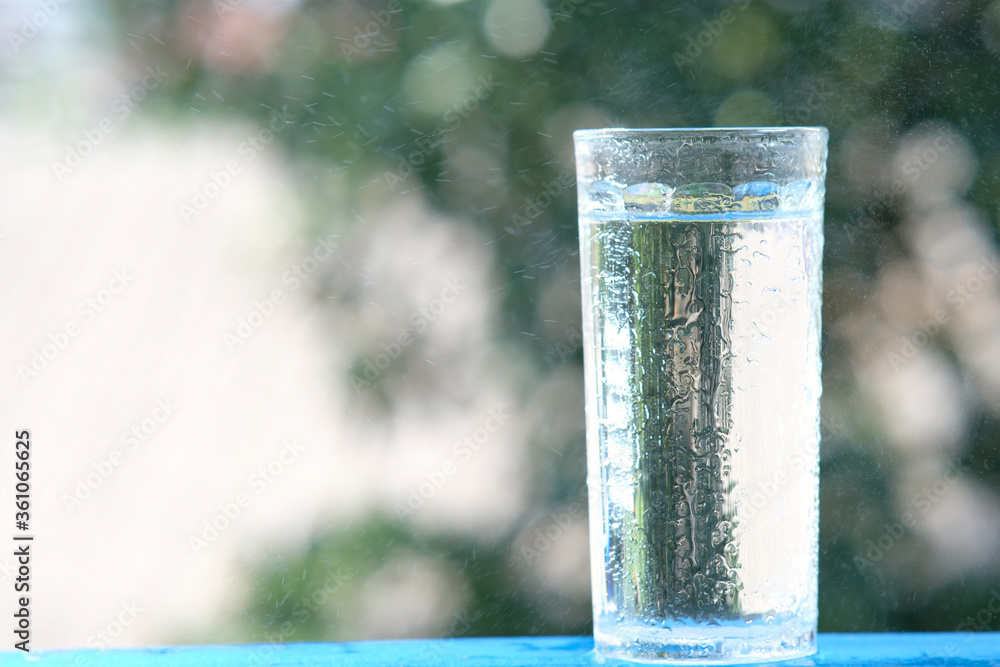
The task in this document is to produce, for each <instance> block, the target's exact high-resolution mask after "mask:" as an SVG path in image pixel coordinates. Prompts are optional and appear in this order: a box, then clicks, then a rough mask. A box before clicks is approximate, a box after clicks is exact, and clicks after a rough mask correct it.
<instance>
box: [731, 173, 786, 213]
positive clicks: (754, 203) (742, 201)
mask: <svg viewBox="0 0 1000 667" xmlns="http://www.w3.org/2000/svg"><path fill="white" fill-rule="evenodd" d="M780 204H781V197H780V195H779V194H778V185H777V184H776V183H772V182H770V181H753V182H752V183H743V184H741V185H737V186H736V187H735V188H733V210H736V211H747V212H750V211H773V210H774V209H776V208H778V206H779V205H780Z"/></svg>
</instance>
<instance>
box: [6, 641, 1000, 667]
mask: <svg viewBox="0 0 1000 667" xmlns="http://www.w3.org/2000/svg"><path fill="white" fill-rule="evenodd" d="M593 648H594V640H593V638H592V637H491V638H482V639H441V640H410V641H383V642H345V643H340V644H276V645H270V644H248V645H240V646H183V647H175V648H155V649H134V650H133V649H116V650H94V649H87V650H79V651H38V652H32V653H30V654H24V653H22V652H20V651H14V652H9V651H8V652H2V653H0V664H3V665H41V666H42V667H56V666H61V667H90V666H94V667H97V666H101V667H105V666H107V667H125V666H126V665H128V666H129V667H168V666H169V667H222V666H223V665H226V666H227V667H228V666H230V665H245V666H247V667H258V666H263V665H275V666H277V665H283V666H287V667H293V666H295V667H319V666H320V665H323V666H328V665H330V666H332V665H336V666H338V667H340V666H343V667H369V666H374V665H425V666H427V667H443V666H445V665H458V664H462V665H478V666H482V667H487V666H488V667H500V666H501V665H502V666H504V667H512V666H523V667H535V666H536V665H537V666H539V667H541V666H542V665H553V666H555V667H564V666H570V665H573V666H578V665H621V664H629V663H621V662H617V661H604V660H601V659H599V658H597V657H596V656H595V654H594V652H593ZM765 664H771V663H765ZM775 664H780V665H782V666H783V667H828V666H830V667H832V666H833V665H843V666H847V667H889V666H890V665H891V666H897V665H899V666H905V667H917V666H920V665H934V666H938V667H979V666H984V667H986V666H988V667H1000V633H971V632H969V633H948V634H946V633H941V634H931V633H921V634H874V633H873V634H849V635H847V634H821V635H820V636H819V653H818V654H817V655H815V656H812V657H811V658H801V659H798V660H789V661H786V662H781V663H775Z"/></svg>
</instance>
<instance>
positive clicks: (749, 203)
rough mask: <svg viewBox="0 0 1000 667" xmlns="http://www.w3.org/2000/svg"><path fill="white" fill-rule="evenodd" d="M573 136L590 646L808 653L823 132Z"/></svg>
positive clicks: (668, 654) (759, 657) (697, 655)
mask: <svg viewBox="0 0 1000 667" xmlns="http://www.w3.org/2000/svg"><path fill="white" fill-rule="evenodd" d="M574 140H575V146H576V163H577V188H578V202H579V214H580V266H581V273H582V291H583V323H584V329H583V340H584V369H585V385H586V420H587V468H588V473H587V475H588V487H589V492H590V520H591V538H590V539H591V567H592V583H593V598H594V600H593V601H594V635H595V642H596V646H597V649H598V651H599V652H601V653H602V654H605V655H608V656H613V657H618V658H624V659H629V660H639V661H650V662H714V663H720V664H721V663H733V662H754V661H763V660H780V659H785V658H792V657H797V656H802V655H808V654H810V653H813V652H814V651H815V640H816V617H817V600H816V588H817V550H818V490H819V475H818V473H819V465H818V459H819V398H820V390H821V386H820V354H819V352H820V299H821V289H820V288H821V279H822V274H821V270H822V256H823V197H824V192H825V186H824V180H825V176H826V152H827V151H826V145H827V131H826V129H825V128H817V127H813V128H807V127H796V128H788V127H786V128H723V129H639V130H628V129H603V130H580V131H577V132H576V133H575V134H574Z"/></svg>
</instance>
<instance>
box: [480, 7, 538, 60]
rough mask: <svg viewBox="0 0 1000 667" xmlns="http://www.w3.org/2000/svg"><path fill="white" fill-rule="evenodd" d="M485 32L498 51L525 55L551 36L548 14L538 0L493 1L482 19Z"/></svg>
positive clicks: (532, 51) (508, 54)
mask: <svg viewBox="0 0 1000 667" xmlns="http://www.w3.org/2000/svg"><path fill="white" fill-rule="evenodd" d="M483 32H484V33H485V34H486V38H487V39H488V40H489V42H490V44H491V45H492V46H493V48H495V49H496V50H497V51H499V52H500V53H502V54H503V55H505V56H508V57H510V58H524V57H526V56H530V55H531V54H532V53H535V52H536V51H538V49H540V48H542V45H543V44H545V40H546V39H547V38H548V36H549V13H548V11H547V10H546V9H545V6H544V5H542V3H541V2H539V1H538V0H493V2H491V3H490V6H489V9H487V10H486V16H485V17H484V18H483Z"/></svg>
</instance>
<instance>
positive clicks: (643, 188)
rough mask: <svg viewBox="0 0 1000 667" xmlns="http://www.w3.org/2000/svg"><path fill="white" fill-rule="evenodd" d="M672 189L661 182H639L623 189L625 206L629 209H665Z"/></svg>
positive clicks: (648, 210) (668, 203) (646, 210)
mask: <svg viewBox="0 0 1000 667" xmlns="http://www.w3.org/2000/svg"><path fill="white" fill-rule="evenodd" d="M671 192H672V190H671V188H670V187H669V186H667V185H663V184H662V183H639V184H638V185H630V186H629V187H628V188H626V189H625V208H626V209H628V210H630V211H645V212H651V211H666V210H667V208H668V207H669V206H670V194H671Z"/></svg>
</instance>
